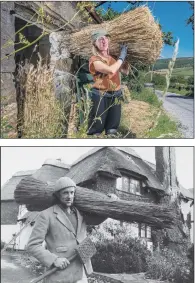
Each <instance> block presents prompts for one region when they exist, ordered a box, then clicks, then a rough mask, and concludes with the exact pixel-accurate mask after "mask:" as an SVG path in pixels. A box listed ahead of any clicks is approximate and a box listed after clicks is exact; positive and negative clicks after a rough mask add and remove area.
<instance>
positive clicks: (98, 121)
mask: <svg viewBox="0 0 195 283" xmlns="http://www.w3.org/2000/svg"><path fill="white" fill-rule="evenodd" d="M109 37H110V36H109V34H108V33H107V31H106V30H96V31H94V32H93V33H92V35H91V38H92V44H93V56H92V57H91V58H90V60H89V71H90V73H91V74H92V75H93V78H94V81H95V82H94V84H93V86H92V89H91V91H90V92H89V96H90V98H91V101H92V108H91V111H90V114H89V124H88V135H100V134H101V133H102V132H103V131H104V130H105V133H106V134H107V135H116V134H117V129H118V126H119V124H120V118H121V103H120V102H121V98H122V91H121V83H120V72H123V73H124V74H126V75H127V74H128V73H129V65H128V64H127V63H124V60H125V58H126V56H127V46H126V45H122V46H121V53H120V55H119V58H118V60H115V59H114V58H113V57H111V56H110V55H109Z"/></svg>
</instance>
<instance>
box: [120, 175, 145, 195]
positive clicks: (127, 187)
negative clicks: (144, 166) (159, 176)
mask: <svg viewBox="0 0 195 283" xmlns="http://www.w3.org/2000/svg"><path fill="white" fill-rule="evenodd" d="M116 188H117V189H118V190H120V191H124V192H126V193H130V194H134V195H141V181H140V180H136V179H134V178H132V177H127V176H122V177H121V178H117V181H116Z"/></svg>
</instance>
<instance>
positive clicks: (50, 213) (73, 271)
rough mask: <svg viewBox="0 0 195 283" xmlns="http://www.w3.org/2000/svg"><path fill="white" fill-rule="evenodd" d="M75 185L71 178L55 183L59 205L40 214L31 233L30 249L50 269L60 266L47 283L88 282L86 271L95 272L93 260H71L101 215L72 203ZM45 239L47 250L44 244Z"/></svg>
mask: <svg viewBox="0 0 195 283" xmlns="http://www.w3.org/2000/svg"><path fill="white" fill-rule="evenodd" d="M75 190H76V184H75V183H74V181H73V180H71V179H70V178H68V177H62V178H60V179H59V180H58V181H57V182H56V184H55V192H54V196H55V197H56V200H57V201H56V204H55V205H53V206H52V207H49V208H48V209H46V210H44V211H42V212H41V213H40V216H39V218H38V219H37V220H36V222H35V226H34V229H33V231H32V234H31V236H30V239H29V242H28V246H27V250H28V251H29V252H30V253H31V254H32V255H33V256H34V257H35V258H37V259H38V260H39V261H40V262H41V263H42V264H43V265H45V266H47V267H48V268H49V269H50V268H52V267H54V266H55V267H57V268H58V269H59V270H57V271H56V272H55V273H53V274H52V275H49V276H48V277H46V278H45V279H44V280H45V281H44V283H87V277H86V273H87V274H90V273H92V272H93V269H92V265H91V261H90V260H89V261H88V262H87V263H86V264H83V263H81V261H80V260H79V258H78V257H76V258H75V259H74V260H73V261H71V262H69V260H68V258H70V257H71V256H72V255H73V253H74V250H75V248H76V247H77V245H78V244H79V243H81V242H82V241H83V240H84V239H85V238H86V236H87V230H86V228H87V224H93V225H98V224H100V223H101V222H103V221H104V220H105V218H104V219H103V218H102V217H97V218H95V219H94V218H91V219H90V218H89V217H86V216H84V215H82V214H81V213H80V212H79V211H78V209H76V207H74V206H73V202H74V196H75ZM44 241H45V242H46V245H47V249H45V247H43V245H42V244H43V242H44Z"/></svg>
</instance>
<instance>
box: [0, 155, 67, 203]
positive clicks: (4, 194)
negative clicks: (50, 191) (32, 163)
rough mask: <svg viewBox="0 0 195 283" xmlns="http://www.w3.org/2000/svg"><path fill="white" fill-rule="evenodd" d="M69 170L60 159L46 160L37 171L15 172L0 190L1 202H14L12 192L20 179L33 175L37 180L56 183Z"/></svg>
mask: <svg viewBox="0 0 195 283" xmlns="http://www.w3.org/2000/svg"><path fill="white" fill-rule="evenodd" d="M69 169H70V165H69V164H65V163H64V162H63V161H62V160H60V159H46V160H45V161H44V163H43V165H42V167H41V168H40V169H38V170H27V171H19V172H16V173H15V174H14V175H13V176H12V177H11V179H9V180H8V181H7V182H6V183H5V184H4V185H3V187H2V189H1V200H14V190H15V189H16V186H17V185H18V184H19V182H20V181H21V179H23V178H25V177H26V176H31V175H33V176H34V177H36V178H38V179H43V181H44V180H45V181H46V182H47V181H50V182H52V181H56V180H57V179H58V178H60V177H62V176H65V175H66V173H67V172H68V170H69Z"/></svg>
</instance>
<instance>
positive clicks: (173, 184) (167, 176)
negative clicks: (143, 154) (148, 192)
mask: <svg viewBox="0 0 195 283" xmlns="http://www.w3.org/2000/svg"><path fill="white" fill-rule="evenodd" d="M155 158H156V173H157V176H158V178H159V180H160V182H161V183H162V185H163V187H164V190H165V192H166V193H167V194H169V195H170V196H171V201H173V200H175V198H176V197H177V191H178V187H177V177H176V159H175V148H174V147H166V146H164V147H161V146H157V147H155Z"/></svg>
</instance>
